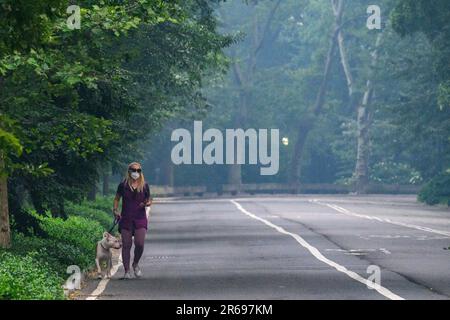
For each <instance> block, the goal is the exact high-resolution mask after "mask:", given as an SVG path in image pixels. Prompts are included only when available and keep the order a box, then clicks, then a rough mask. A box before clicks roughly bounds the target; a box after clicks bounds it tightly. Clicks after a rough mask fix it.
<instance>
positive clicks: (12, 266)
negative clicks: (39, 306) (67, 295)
mask: <svg viewBox="0 0 450 320" xmlns="http://www.w3.org/2000/svg"><path fill="white" fill-rule="evenodd" d="M35 255H36V254H33V253H30V254H27V255H25V256H17V255H13V254H11V253H8V252H0V300H5V299H7V300H31V299H33V300H56V299H64V292H63V289H62V287H61V284H62V283H63V279H62V278H60V277H59V276H58V275H57V274H56V272H54V271H53V270H51V268H49V267H48V266H47V265H46V264H43V263H41V262H39V261H36V259H35Z"/></svg>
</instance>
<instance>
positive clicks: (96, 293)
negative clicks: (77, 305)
mask: <svg viewBox="0 0 450 320" xmlns="http://www.w3.org/2000/svg"><path fill="white" fill-rule="evenodd" d="M121 261H122V254H120V256H119V259H118V262H117V264H116V265H114V266H113V267H112V269H111V278H112V277H113V276H114V275H115V274H116V272H117V270H118V269H119V267H120V266H121V265H122V262H121ZM109 280H111V279H107V278H106V279H102V280H100V282H99V283H98V285H97V288H96V289H95V290H94V291H92V293H91V294H90V295H89V296H88V297H87V298H86V300H97V299H98V297H99V296H100V295H101V294H102V293H103V291H105V289H106V286H107V284H108V282H109Z"/></svg>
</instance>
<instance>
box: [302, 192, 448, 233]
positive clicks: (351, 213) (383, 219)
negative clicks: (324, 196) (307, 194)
mask: <svg viewBox="0 0 450 320" xmlns="http://www.w3.org/2000/svg"><path fill="white" fill-rule="evenodd" d="M310 201H311V202H313V203H317V204H321V205H324V206H327V207H329V208H331V209H333V210H336V211H338V212H340V213H343V214H345V215H348V216H352V217H358V218H363V219H369V220H375V221H378V222H385V223H390V224H394V225H397V226H401V227H406V228H410V229H416V230H420V231H425V232H431V233H436V234H440V235H443V236H447V237H450V232H446V231H442V230H436V229H432V228H428V227H421V226H417V225H413V224H409V223H403V222H398V221H392V220H391V219H387V218H380V217H374V216H369V215H365V214H359V213H355V212H352V211H350V210H347V209H345V208H342V207H339V206H337V205H335V204H329V203H325V202H321V201H319V200H317V199H313V200H310Z"/></svg>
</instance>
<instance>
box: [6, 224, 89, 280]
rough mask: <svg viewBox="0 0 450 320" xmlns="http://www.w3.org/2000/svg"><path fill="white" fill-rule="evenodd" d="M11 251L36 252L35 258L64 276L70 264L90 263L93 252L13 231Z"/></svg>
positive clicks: (82, 264) (87, 266) (83, 265)
mask: <svg viewBox="0 0 450 320" xmlns="http://www.w3.org/2000/svg"><path fill="white" fill-rule="evenodd" d="M12 240H13V241H12V243H13V246H12V248H11V250H10V251H11V252H12V253H16V254H27V253H29V252H36V253H37V255H36V260H38V261H40V262H43V263H46V264H48V266H49V267H51V268H52V270H55V271H56V272H57V273H58V275H60V276H61V277H63V278H65V277H66V276H67V274H66V270H67V267H68V266H70V265H77V266H79V267H80V268H81V269H87V268H89V267H90V266H91V265H92V262H93V259H94V253H93V252H92V251H89V252H86V251H83V250H82V249H81V248H79V247H77V246H75V245H73V244H69V243H66V242H65V241H60V240H55V239H43V238H38V237H27V236H25V235H23V234H21V233H13V239H12Z"/></svg>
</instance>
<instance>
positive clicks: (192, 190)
mask: <svg viewBox="0 0 450 320" xmlns="http://www.w3.org/2000/svg"><path fill="white" fill-rule="evenodd" d="M150 188H151V192H152V195H154V196H157V197H173V196H200V197H201V196H205V195H206V194H208V195H214V194H217V195H222V194H225V195H227V194H228V195H236V194H250V195H253V194H264V193H265V194H283V193H284V194H346V193H350V192H352V191H353V188H352V187H351V186H347V185H338V184H327V183H305V184H300V185H298V186H296V185H290V184H283V183H250V184H241V185H230V184H224V185H219V186H217V187H216V188H215V190H214V191H211V190H209V189H208V188H207V187H206V186H182V187H170V186H157V185H152V186H150ZM420 188H421V187H420V186H414V185H388V184H370V185H369V186H368V187H367V193H370V194H417V193H418V192H419V190H420Z"/></svg>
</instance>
